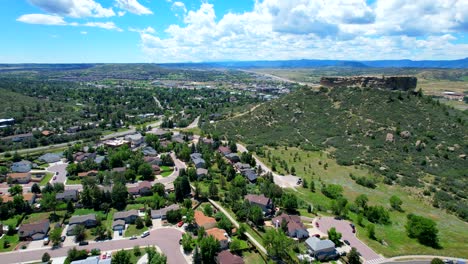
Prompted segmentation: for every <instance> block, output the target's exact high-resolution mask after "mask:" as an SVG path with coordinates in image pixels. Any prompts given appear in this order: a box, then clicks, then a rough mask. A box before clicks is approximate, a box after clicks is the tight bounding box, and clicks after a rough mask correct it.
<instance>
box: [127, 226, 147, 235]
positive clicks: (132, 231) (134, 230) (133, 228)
mask: <svg viewBox="0 0 468 264" xmlns="http://www.w3.org/2000/svg"><path fill="white" fill-rule="evenodd" d="M147 230H148V227H146V226H144V227H143V228H142V229H137V228H136V225H128V228H127V230H125V234H124V237H131V236H139V235H141V234H143V232H145V231H147Z"/></svg>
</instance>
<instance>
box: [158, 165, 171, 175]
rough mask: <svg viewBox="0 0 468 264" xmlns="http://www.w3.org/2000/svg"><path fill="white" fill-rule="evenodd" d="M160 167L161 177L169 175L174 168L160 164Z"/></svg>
mask: <svg viewBox="0 0 468 264" xmlns="http://www.w3.org/2000/svg"><path fill="white" fill-rule="evenodd" d="M160 168H161V176H163V177H167V176H169V175H171V173H172V172H173V171H174V169H173V168H172V167H169V166H161V167H160Z"/></svg>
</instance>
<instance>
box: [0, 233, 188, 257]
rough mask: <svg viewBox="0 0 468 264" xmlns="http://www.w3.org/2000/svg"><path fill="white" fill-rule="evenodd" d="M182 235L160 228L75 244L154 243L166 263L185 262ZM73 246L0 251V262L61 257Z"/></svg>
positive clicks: (122, 245)
mask: <svg viewBox="0 0 468 264" xmlns="http://www.w3.org/2000/svg"><path fill="white" fill-rule="evenodd" d="M181 237H182V232H181V231H179V230H177V229H174V228H161V229H157V230H152V231H150V235H149V236H147V237H146V238H138V239H135V240H127V239H126V240H110V241H104V242H97V243H90V244H89V245H88V246H81V247H80V246H77V247H76V248H78V249H88V250H91V249H93V248H99V249H101V251H112V250H119V249H122V248H133V247H134V246H140V247H146V246H151V245H155V246H158V247H159V248H160V249H161V251H162V252H163V253H164V254H165V255H166V256H167V263H169V264H180V263H187V261H186V260H185V257H184V256H183V254H182V252H181V251H180V245H179V240H180V238H181ZM71 248H73V247H62V248H59V249H54V250H50V249H40V250H39V249H38V250H22V251H13V252H7V253H1V254H0V258H1V260H2V261H1V263H2V264H8V263H24V262H31V261H37V260H40V259H41V257H42V254H44V253H45V252H48V253H49V254H50V256H51V257H52V258H56V257H63V256H66V255H67V252H68V250H70V249H71Z"/></svg>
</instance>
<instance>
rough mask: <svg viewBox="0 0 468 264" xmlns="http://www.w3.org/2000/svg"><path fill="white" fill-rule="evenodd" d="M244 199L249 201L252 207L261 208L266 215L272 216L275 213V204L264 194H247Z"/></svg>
mask: <svg viewBox="0 0 468 264" xmlns="http://www.w3.org/2000/svg"><path fill="white" fill-rule="evenodd" d="M244 198H245V199H246V200H247V201H249V203H250V205H258V206H260V208H262V211H263V213H264V214H270V213H271V212H272V211H273V202H272V201H271V199H270V198H268V197H265V195H263V194H260V195H256V194H247V195H246V196H245V197H244Z"/></svg>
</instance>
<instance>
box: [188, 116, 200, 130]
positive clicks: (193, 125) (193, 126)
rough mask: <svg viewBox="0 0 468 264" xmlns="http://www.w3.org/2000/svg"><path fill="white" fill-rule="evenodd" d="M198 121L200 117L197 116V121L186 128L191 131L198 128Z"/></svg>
mask: <svg viewBox="0 0 468 264" xmlns="http://www.w3.org/2000/svg"><path fill="white" fill-rule="evenodd" d="M198 120H200V116H197V118H195V120H193V122H192V123H190V125H188V126H187V127H186V128H188V129H190V128H196V127H198Z"/></svg>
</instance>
